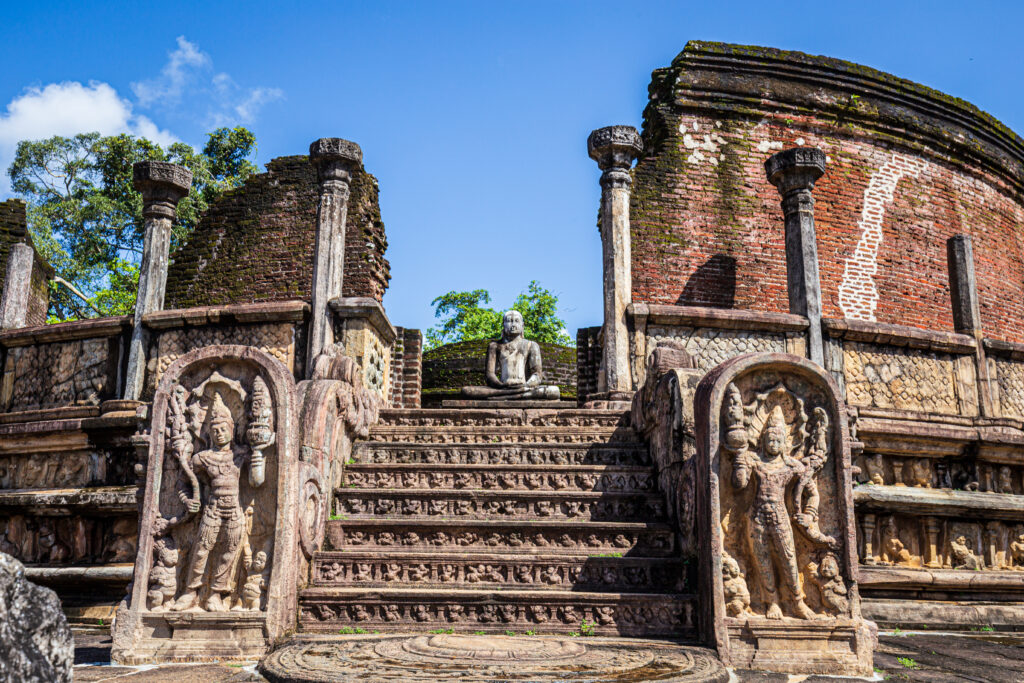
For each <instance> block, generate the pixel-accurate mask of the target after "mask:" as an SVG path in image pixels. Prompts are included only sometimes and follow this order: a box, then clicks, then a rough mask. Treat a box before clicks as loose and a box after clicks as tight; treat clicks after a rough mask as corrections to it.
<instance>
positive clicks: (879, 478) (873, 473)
mask: <svg viewBox="0 0 1024 683" xmlns="http://www.w3.org/2000/svg"><path fill="white" fill-rule="evenodd" d="M864 471H865V472H866V473H867V476H868V483H870V484H875V485H877V486H881V485H883V484H885V461H884V460H883V459H882V454H881V453H875V454H874V455H867V456H864Z"/></svg>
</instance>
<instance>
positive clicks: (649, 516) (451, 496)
mask: <svg viewBox="0 0 1024 683" xmlns="http://www.w3.org/2000/svg"><path fill="white" fill-rule="evenodd" d="M334 509H335V513H336V514H337V515H373V516H375V517H376V518H380V517H382V516H392V517H395V516H398V517H424V518H432V519H441V518H445V517H449V518H451V517H456V518H461V519H467V518H469V519H488V518H508V519H513V518H519V519H521V520H522V521H524V522H525V521H535V520H542V519H576V520H581V521H586V520H606V521H644V520H661V519H663V518H664V517H665V500H664V498H663V497H662V496H661V494H631V493H602V492H586V491H575V492H561V491H513V492H505V491H465V490H453V489H403V490H400V491H398V490H393V489H392V490H387V489H360V488H339V489H336V490H335V497H334Z"/></svg>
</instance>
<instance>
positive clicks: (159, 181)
mask: <svg viewBox="0 0 1024 683" xmlns="http://www.w3.org/2000/svg"><path fill="white" fill-rule="evenodd" d="M132 179H133V181H134V184H135V189H136V190H138V191H139V192H141V193H142V217H143V219H144V220H145V227H146V238H145V242H144V243H143V246H142V263H141V264H140V266H139V291H138V294H137V295H136V296H135V320H134V327H133V328H132V342H131V346H130V347H129V349H128V370H127V371H126V373H125V387H124V398H126V399H128V400H132V401H137V400H139V397H140V396H141V395H142V383H143V380H144V379H145V375H146V345H147V341H148V339H147V333H146V329H145V328H144V327H143V325H142V317H143V316H144V315H146V314H147V313H153V312H154V311H159V310H161V309H162V308H163V307H164V289H165V288H166V286H167V253H168V251H170V248H171V225H172V223H173V222H174V218H175V216H176V215H177V214H176V209H177V206H178V202H179V201H181V199H182V198H183V197H184V196H185V195H187V194H188V191H189V188H190V187H192V171H190V170H188V169H187V168H185V167H184V166H178V165H177V164H171V163H168V162H166V161H140V162H137V163H136V164H135V165H133V166H132Z"/></svg>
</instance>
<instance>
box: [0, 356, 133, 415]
mask: <svg viewBox="0 0 1024 683" xmlns="http://www.w3.org/2000/svg"><path fill="white" fill-rule="evenodd" d="M116 343H117V342H116V340H112V339H108V338H101V339H81V340H76V341H69V342H54V343H50V344H36V345H32V346H19V347H15V348H12V349H10V350H8V352H7V362H6V366H5V368H4V377H3V384H2V388H0V402H2V406H3V409H4V410H8V411H16V410H44V409H48V408H59V407H61V406H98V405H99V404H100V403H101V402H102V401H104V400H106V399H108V398H111V397H112V396H113V394H114V392H116V389H117V387H116V386H114V385H115V383H116V363H117V351H116ZM112 345H114V349H115V350H113V351H112V350H111V346H112Z"/></svg>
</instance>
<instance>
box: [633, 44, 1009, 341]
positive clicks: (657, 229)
mask: <svg viewBox="0 0 1024 683" xmlns="http://www.w3.org/2000/svg"><path fill="white" fill-rule="evenodd" d="M650 97H651V100H650V103H649V105H648V107H647V109H646V111H645V115H644V119H645V120H644V133H643V137H644V144H645V147H646V150H645V152H644V155H643V156H642V158H641V159H640V160H639V161H638V163H637V166H636V169H635V170H634V177H635V182H634V187H633V195H632V205H631V229H632V233H633V235H632V238H633V239H632V259H633V300H634V302H643V303H649V304H678V305H687V306H711V307H720V308H737V309H748V310H754V311H780V312H784V311H787V309H788V305H787V294H786V264H785V251H784V242H783V221H782V211H781V208H780V204H779V202H780V199H779V195H778V192H777V191H776V189H775V188H774V187H773V186H772V185H770V184H769V183H768V181H767V179H766V177H765V172H764V167H763V164H764V161H765V160H766V159H767V158H768V157H769V156H770V155H771V154H773V153H775V152H777V151H779V150H782V149H784V148H789V147H794V146H815V147H819V148H821V149H822V150H823V151H824V152H825V153H826V155H827V157H828V170H827V172H826V174H825V176H824V177H823V178H822V179H821V180H819V181H818V183H817V186H816V188H815V191H814V197H815V200H816V209H815V218H816V224H817V237H818V255H819V260H820V270H821V280H822V289H823V308H824V311H823V313H824V315H825V316H827V317H833V318H851V319H859V320H867V321H877V322H882V323H895V324H901V325H910V326H914V327H919V328H925V329H933V330H944V331H952V330H953V319H952V313H951V307H950V297H949V288H948V278H947V265H946V248H945V242H946V239H947V238H949V237H950V236H951V235H953V234H957V233H965V234H969V235H971V236H972V238H973V241H974V256H975V260H976V265H977V276H978V287H979V295H980V299H981V316H982V321H983V324H984V328H985V335H986V336H988V337H993V338H997V339H1003V340H1008V341H1017V342H1020V341H1024V259H1022V258H1021V255H1020V254H1021V249H1020V246H1021V243H1022V239H1024V202H1022V197H1024V141H1022V140H1021V139H1020V138H1019V137H1018V136H1017V135H1015V134H1014V133H1013V132H1012V131H1010V130H1008V129H1007V128H1005V126H1002V125H1001V124H1000V123H999V122H997V121H995V120H994V119H993V118H991V117H990V116H988V115H987V114H984V113H983V112H980V111H979V110H977V109H976V108H974V107H972V106H971V105H969V104H967V103H965V102H963V101H961V100H957V99H954V98H951V97H948V96H946V95H943V94H941V93H938V92H935V91H932V90H930V89H928V88H925V87H923V86H920V85H917V84H914V83H910V82H908V81H904V80H901V79H897V78H894V77H892V76H889V75H887V74H883V73H880V72H876V71H873V70H871V69H866V68H864V67H860V66H857V65H853V64H848V63H845V62H841V61H838V60H833V59H827V58H822V57H809V56H807V55H802V54H799V53H786V52H781V51H777V50H771V49H766V48H748V47H742V46H729V45H721V44H714V43H690V44H689V45H687V47H686V49H685V50H684V51H683V52H682V53H681V54H680V55H679V56H678V57H677V58H676V60H675V61H674V62H673V64H672V66H671V67H668V68H665V69H659V70H657V71H655V72H654V74H653V79H652V82H651V86H650Z"/></svg>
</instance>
